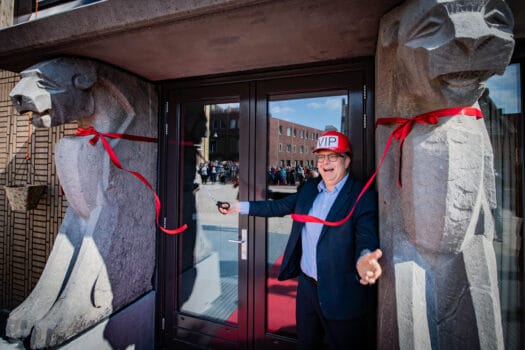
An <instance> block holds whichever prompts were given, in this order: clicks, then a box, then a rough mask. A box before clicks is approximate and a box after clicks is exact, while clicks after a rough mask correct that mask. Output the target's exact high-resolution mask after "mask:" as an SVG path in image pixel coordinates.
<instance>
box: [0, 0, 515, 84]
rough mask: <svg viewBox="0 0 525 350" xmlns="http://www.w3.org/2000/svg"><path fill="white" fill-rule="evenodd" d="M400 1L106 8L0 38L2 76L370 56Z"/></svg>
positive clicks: (193, 70) (116, 2)
mask: <svg viewBox="0 0 525 350" xmlns="http://www.w3.org/2000/svg"><path fill="white" fill-rule="evenodd" d="M400 2H401V1H400V0H381V1H379V0H376V1H369V0H178V1H172V0H148V1H139V0H132V1H130V0H111V1H101V2H97V3H94V4H91V5H87V6H83V7H80V8H77V9H74V10H71V11H68V12H62V13H58V14H55V15H52V16H49V17H44V18H39V19H36V20H32V21H30V22H25V23H22V24H20V25H16V26H12V27H8V28H5V29H3V30H0V69H5V70H10V71H14V72H19V71H20V70H22V69H24V68H26V67H28V66H30V65H32V64H34V63H37V62H39V61H41V60H43V59H46V58H49V57H54V56H58V55H75V56H85V57H90V58H94V59H98V60H101V61H104V62H107V63H110V64H113V65H115V66H118V67H121V68H123V69H125V70H128V71H130V72H133V73H135V74H137V75H139V76H142V77H144V78H146V79H149V80H152V81H159V80H167V79H176V78H183V77H191V76H203V75H210V74H219V73H227V72H240V71H249V70H254V69H261V68H268V67H279V66H288V65H296V64H305V63H313V62H320V61H330V60H340V59H348V58H353V57H362V56H373V55H374V52H375V45H376V37H377V31H378V23H379V19H380V18H381V16H382V15H383V14H384V13H386V12H388V10H390V9H391V8H393V7H394V6H395V5H396V4H398V3H400ZM521 2H523V1H522V0H519V1H517V2H514V5H515V6H514V7H517V8H516V9H514V10H515V11H521V12H520V13H522V12H523V7H524V6H523V5H522V4H521ZM511 5H512V1H511ZM520 17H521V18H523V17H524V16H521V15H520ZM522 24H523V23H522V22H520V21H517V28H521V29H520V30H521V31H523V28H524V27H523V25H522Z"/></svg>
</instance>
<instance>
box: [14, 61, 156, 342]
mask: <svg viewBox="0 0 525 350" xmlns="http://www.w3.org/2000/svg"><path fill="white" fill-rule="evenodd" d="M11 97H12V100H13V102H14V104H15V107H16V108H17V111H18V112H20V113H24V112H27V111H32V113H33V116H32V123H33V124H34V125H36V126H40V127H52V126H55V125H60V124H62V123H65V122H68V121H73V120H78V122H79V125H82V126H84V127H87V126H93V127H95V129H97V130H98V131H100V132H105V133H107V132H113V133H126V134H133V135H140V136H147V137H155V136H156V132H157V108H156V104H157V97H156V94H155V92H154V88H153V86H152V85H150V84H148V83H146V82H144V81H141V80H139V79H137V78H136V77H134V76H132V75H129V74H126V73H124V72H121V71H118V70H116V69H115V68H113V67H110V66H106V65H104V64H102V63H98V62H94V61H88V60H83V59H77V58H58V59H54V60H50V61H46V62H42V63H40V64H37V65H35V66H33V67H30V68H28V69H26V70H25V71H23V72H22V73H21V80H20V82H19V83H18V84H17V85H16V86H15V87H14V89H13V90H12V92H11ZM90 138H91V137H69V138H64V139H62V140H60V141H59V142H58V144H57V145H56V152H55V160H56V166H57V173H58V175H59V177H60V180H61V185H62V188H63V190H64V192H65V195H66V196H67V198H68V202H69V204H70V205H69V208H68V210H67V212H66V215H65V217H64V220H63V222H62V225H61V227H60V230H59V232H58V235H57V238H56V241H55V244H54V246H53V250H52V251H51V254H50V257H49V260H48V262H47V264H46V267H45V269H44V271H43V274H42V276H41V278H40V280H39V282H38V283H37V285H36V287H35V289H34V290H33V291H32V293H31V294H30V295H29V297H28V298H27V299H26V300H25V301H24V302H23V303H22V304H21V305H20V306H19V307H17V308H16V309H15V310H13V311H12V312H11V314H10V316H9V319H8V322H7V327H6V334H7V336H9V337H11V338H25V337H27V336H29V335H30V336H31V347H32V348H44V347H50V346H55V345H57V344H61V343H63V342H64V341H66V340H67V339H69V338H71V337H73V336H75V335H76V334H78V333H80V332H82V331H83V330H85V329H87V328H89V327H91V326H93V325H95V324H96V323H98V322H99V321H100V320H102V319H103V318H105V317H107V316H109V315H111V314H112V313H114V312H116V311H117V310H119V309H121V308H122V307H123V306H125V305H128V304H130V303H131V302H132V301H133V300H135V299H137V298H138V297H140V296H141V295H143V294H144V293H146V292H148V291H149V290H151V288H152V285H151V280H152V277H153V270H154V266H155V235H154V234H155V206H154V199H153V195H152V193H151V192H150V191H149V189H147V188H146V186H144V185H143V184H142V183H141V182H140V181H138V180H137V179H136V178H135V177H133V176H132V175H131V174H129V173H127V172H125V171H123V170H120V169H118V168H117V167H116V166H115V165H114V164H112V163H111V161H110V159H109V157H108V154H107V152H106V150H105V149H104V148H103V146H102V144H101V142H100V141H99V142H98V143H97V144H95V145H91V144H90V143H89V140H90ZM108 142H109V143H110V145H111V146H112V147H113V149H114V151H115V153H116V154H117V156H118V158H119V159H120V162H121V163H122V166H123V167H124V168H126V169H130V170H133V171H137V172H139V173H141V174H142V175H143V176H144V177H145V178H146V179H148V180H149V181H150V183H151V184H152V185H153V186H155V178H156V150H157V145H156V144H155V143H147V142H137V141H127V140H119V139H113V140H109V139H108Z"/></svg>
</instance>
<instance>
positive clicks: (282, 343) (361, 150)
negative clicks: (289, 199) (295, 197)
mask: <svg viewBox="0 0 525 350" xmlns="http://www.w3.org/2000/svg"><path fill="white" fill-rule="evenodd" d="M365 77H366V74H365V73H364V72H363V71H359V70H358V71H347V72H337V73H332V74H323V75H312V76H306V77H297V78H293V79H292V78H288V79H275V80H269V81H265V82H261V83H260V84H258V89H257V92H258V94H257V96H258V98H257V101H258V104H257V121H261V123H260V124H258V125H257V130H258V133H257V140H258V141H257V144H259V145H260V144H264V145H265V147H260V148H261V150H260V151H259V152H258V153H256V155H255V157H256V158H257V159H264V160H265V161H264V162H260V163H258V164H257V165H256V170H255V174H256V179H255V183H256V187H257V188H261V189H262V190H259V191H256V193H260V194H261V195H260V197H258V198H257V199H261V200H279V199H281V198H284V197H286V196H289V195H290V194H292V193H294V192H297V191H300V189H301V186H302V185H303V184H304V183H305V182H306V181H308V180H309V179H312V178H315V177H318V176H319V173H318V171H317V163H316V162H315V158H314V154H313V153H312V151H313V149H314V147H315V146H316V144H317V140H318V138H319V136H321V135H322V134H323V133H324V132H325V131H329V130H335V131H339V132H342V133H344V134H346V135H347V136H349V139H350V141H351V142H352V146H353V147H352V148H353V152H354V155H353V157H352V158H353V159H352V173H353V175H354V176H355V177H356V178H358V179H360V180H364V179H365V177H366V176H368V175H369V174H371V173H372V171H373V163H374V159H373V156H372V155H373V149H372V148H371V147H372V143H373V128H372V129H367V127H366V125H367V123H369V124H370V125H373V124H372V122H371V120H369V119H367V118H369V117H367V113H366V111H367V108H370V106H368V101H367V99H366V89H367V88H366V80H365ZM254 220H255V226H254V227H255V230H254V231H255V232H254V240H255V257H254V259H255V264H256V266H261V268H258V269H256V271H255V279H254V282H255V286H254V288H255V296H256V297H255V298H256V299H258V300H260V302H259V303H257V304H256V305H254V315H255V317H254V319H255V329H254V332H255V336H256V338H257V339H259V341H258V342H257V343H256V346H255V348H256V349H268V348H272V349H294V348H295V339H296V338H297V329H296V319H295V306H296V303H295V298H296V289H297V279H290V280H286V281H279V280H278V275H279V270H280V267H281V263H282V260H283V253H284V250H285V247H286V244H287V242H288V237H289V236H290V232H291V227H292V219H291V217H290V216H285V217H273V218H255V219H254ZM258 296H260V298H259V297H258Z"/></svg>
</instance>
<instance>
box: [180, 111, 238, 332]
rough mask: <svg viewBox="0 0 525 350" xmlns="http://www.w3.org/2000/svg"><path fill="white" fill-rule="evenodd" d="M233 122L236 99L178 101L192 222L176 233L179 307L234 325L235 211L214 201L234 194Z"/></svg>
mask: <svg viewBox="0 0 525 350" xmlns="http://www.w3.org/2000/svg"><path fill="white" fill-rule="evenodd" d="M238 122H239V104H238V103H228V104H226V103H223V104H207V103H188V104H185V105H183V123H184V126H185V127H184V132H185V133H187V135H184V140H185V141H184V142H183V147H184V152H183V154H184V157H185V159H184V164H185V171H184V175H183V177H184V179H183V182H184V186H183V187H184V189H185V190H184V203H185V205H184V214H183V215H184V217H185V218H187V219H186V220H185V222H187V223H188V222H191V223H192V224H191V226H190V229H188V230H187V231H186V232H184V234H183V235H182V236H181V240H182V247H183V249H182V252H181V253H182V268H181V270H180V275H179V286H180V290H179V293H178V295H179V302H178V305H179V310H180V312H183V313H185V314H188V315H194V316H198V317H200V318H205V319H208V320H211V321H217V322H224V323H229V324H234V325H235V324H237V323H238V319H237V309H238V279H239V269H238V248H239V247H238V245H239V244H242V243H243V242H240V241H239V240H238V221H239V219H238V215H228V216H223V215H220V214H219V213H218V210H217V201H219V200H221V201H229V202H232V201H235V200H237V193H238V186H237V185H238V180H239V178H238V174H239V128H238ZM195 131H197V132H199V133H201V134H200V135H197V134H195ZM192 139H193V142H192V141H190V142H188V140H192ZM189 202H194V203H195V204H194V205H188V203H189Z"/></svg>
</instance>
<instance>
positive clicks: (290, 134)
mask: <svg viewBox="0 0 525 350" xmlns="http://www.w3.org/2000/svg"><path fill="white" fill-rule="evenodd" d="M286 136H292V128H286Z"/></svg>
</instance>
